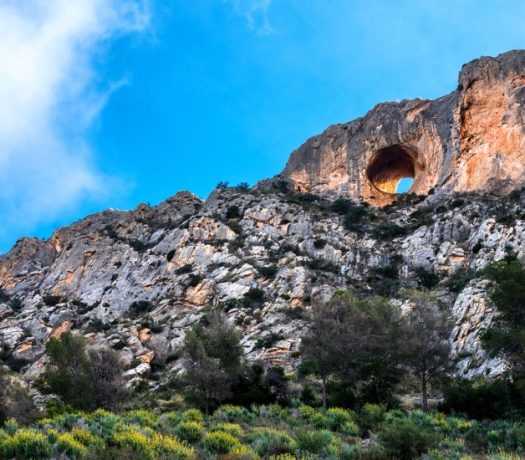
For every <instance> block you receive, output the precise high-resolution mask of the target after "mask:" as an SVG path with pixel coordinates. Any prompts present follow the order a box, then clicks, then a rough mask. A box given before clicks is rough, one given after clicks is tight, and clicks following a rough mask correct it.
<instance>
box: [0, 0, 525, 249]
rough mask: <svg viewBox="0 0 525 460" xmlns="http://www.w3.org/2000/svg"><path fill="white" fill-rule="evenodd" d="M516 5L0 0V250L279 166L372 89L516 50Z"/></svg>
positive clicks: (519, 31) (436, 80)
mask: <svg viewBox="0 0 525 460" xmlns="http://www.w3.org/2000/svg"><path fill="white" fill-rule="evenodd" d="M523 18H525V3H524V2H523V1H522V0H519V1H518V0H499V1H497V0H493V1H488V0H485V1H484V0H454V1H451V0H442V1H441V2H423V1H418V2H416V1H406V0H398V1H396V2H391V1H386V0H368V1H366V2H362V1H352V0H191V1H190V0H24V1H20V0H3V1H2V3H0V57H1V59H0V62H1V63H0V165H2V168H0V184H1V185H0V215H2V216H3V225H2V227H1V229H0V251H6V250H7V249H8V248H9V247H10V246H11V245H12V244H13V243H14V241H15V240H16V239H17V238H19V237H20V236H23V235H29V236H38V237H48V236H49V235H50V233H51V232H52V231H53V230H54V229H55V228H57V227H58V226H61V225H64V224H67V223H70V222H72V221H74V220H76V219H79V218H82V217H84V216H85V215H87V214H88V213H91V212H95V211H98V210H102V209H105V208H108V207H111V208H119V209H131V208H133V207H135V206H136V205H137V204H138V203H140V202H149V203H151V204H156V203H158V202H160V201H162V200H164V199H166V198H167V197H168V196H170V195H173V194H175V193H176V192H177V191H179V190H190V191H192V192H194V193H196V194H197V195H199V196H201V197H203V198H204V197H206V196H207V195H208V193H209V192H210V191H211V190H212V189H213V187H214V186H215V185H216V184H217V183H218V182H219V181H229V182H230V183H232V184H236V183H239V182H241V181H246V182H249V183H250V184H253V183H255V182H256V181H258V180H260V179H263V178H266V177H271V176H273V175H275V174H277V173H278V172H279V171H280V170H281V169H282V168H283V167H284V165H285V163H286V160H287V158H288V155H289V154H290V152H291V151H292V150H293V149H294V148H296V147H298V146H299V145H300V144H301V143H302V142H304V141H305V140H306V139H307V138H308V137H310V136H312V135H314V134H317V133H319V132H321V131H322V130H323V129H325V128H326V127H327V126H329V125H330V124H332V123H337V122H345V121H349V120H351V119H353V118H355V117H358V116H361V115H363V114H365V113H366V112H367V111H368V110H369V109H370V108H372V107H373V106H374V105H375V104H377V103H379V102H382V101H391V100H399V99H404V98H414V97H422V98H435V97H439V96H441V95H444V94H446V93H448V92H450V91H452V90H453V89H454V88H455V87H456V85H457V74H458V71H459V69H460V68H461V65H462V64H464V63H466V62H468V61H470V60H472V59H474V58H476V57H479V56H481V55H496V54H498V53H501V52H504V51H507V50H510V49H516V48H523V47H524V45H525V28H524V27H523Z"/></svg>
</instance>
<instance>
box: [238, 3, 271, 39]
mask: <svg viewBox="0 0 525 460" xmlns="http://www.w3.org/2000/svg"><path fill="white" fill-rule="evenodd" d="M231 2H232V4H233V6H234V8H235V10H236V11H237V12H239V13H240V14H242V15H243V16H244V17H245V18H246V21H247V23H248V27H249V28H250V29H252V30H254V31H255V32H256V33H257V34H258V35H271V34H273V33H274V32H275V31H274V29H273V28H272V26H271V24H270V20H269V18H268V9H269V8H270V5H271V3H272V0H231Z"/></svg>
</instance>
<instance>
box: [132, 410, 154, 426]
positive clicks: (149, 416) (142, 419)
mask: <svg viewBox="0 0 525 460" xmlns="http://www.w3.org/2000/svg"><path fill="white" fill-rule="evenodd" d="M124 420H125V421H126V423H130V424H134V425H139V426H141V427H150V428H156V427H158V425H159V421H158V419H157V417H156V416H155V415H154V414H153V413H152V412H149V411H147V410H144V409H137V410H132V411H129V412H128V413H127V414H126V415H125V416H124Z"/></svg>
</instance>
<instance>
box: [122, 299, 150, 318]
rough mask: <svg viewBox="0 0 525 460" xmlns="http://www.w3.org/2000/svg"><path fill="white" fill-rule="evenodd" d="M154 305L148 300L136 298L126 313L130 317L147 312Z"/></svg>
mask: <svg viewBox="0 0 525 460" xmlns="http://www.w3.org/2000/svg"><path fill="white" fill-rule="evenodd" d="M154 308H155V307H154V305H153V304H152V303H151V302H149V301H148V300H136V301H135V302H133V303H131V305H130V306H129V307H128V315H129V316H131V317H132V318H136V317H137V316H141V315H144V314H146V313H149V312H150V311H151V310H153V309H154Z"/></svg>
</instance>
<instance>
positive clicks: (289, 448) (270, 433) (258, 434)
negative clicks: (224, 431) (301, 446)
mask: <svg viewBox="0 0 525 460" xmlns="http://www.w3.org/2000/svg"><path fill="white" fill-rule="evenodd" d="M247 440H248V442H249V443H250V445H251V446H252V447H253V449H254V450H255V451H256V452H257V453H258V454H259V455H260V456H261V457H266V456H272V455H282V454H289V453H292V452H293V451H294V450H295V449H296V448H297V443H296V442H295V441H294V440H293V438H292V437H291V436H290V435H289V434H288V433H287V432H286V431H282V430H277V429H275V428H255V429H254V430H253V431H252V432H251V433H249V434H248V436H247Z"/></svg>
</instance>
